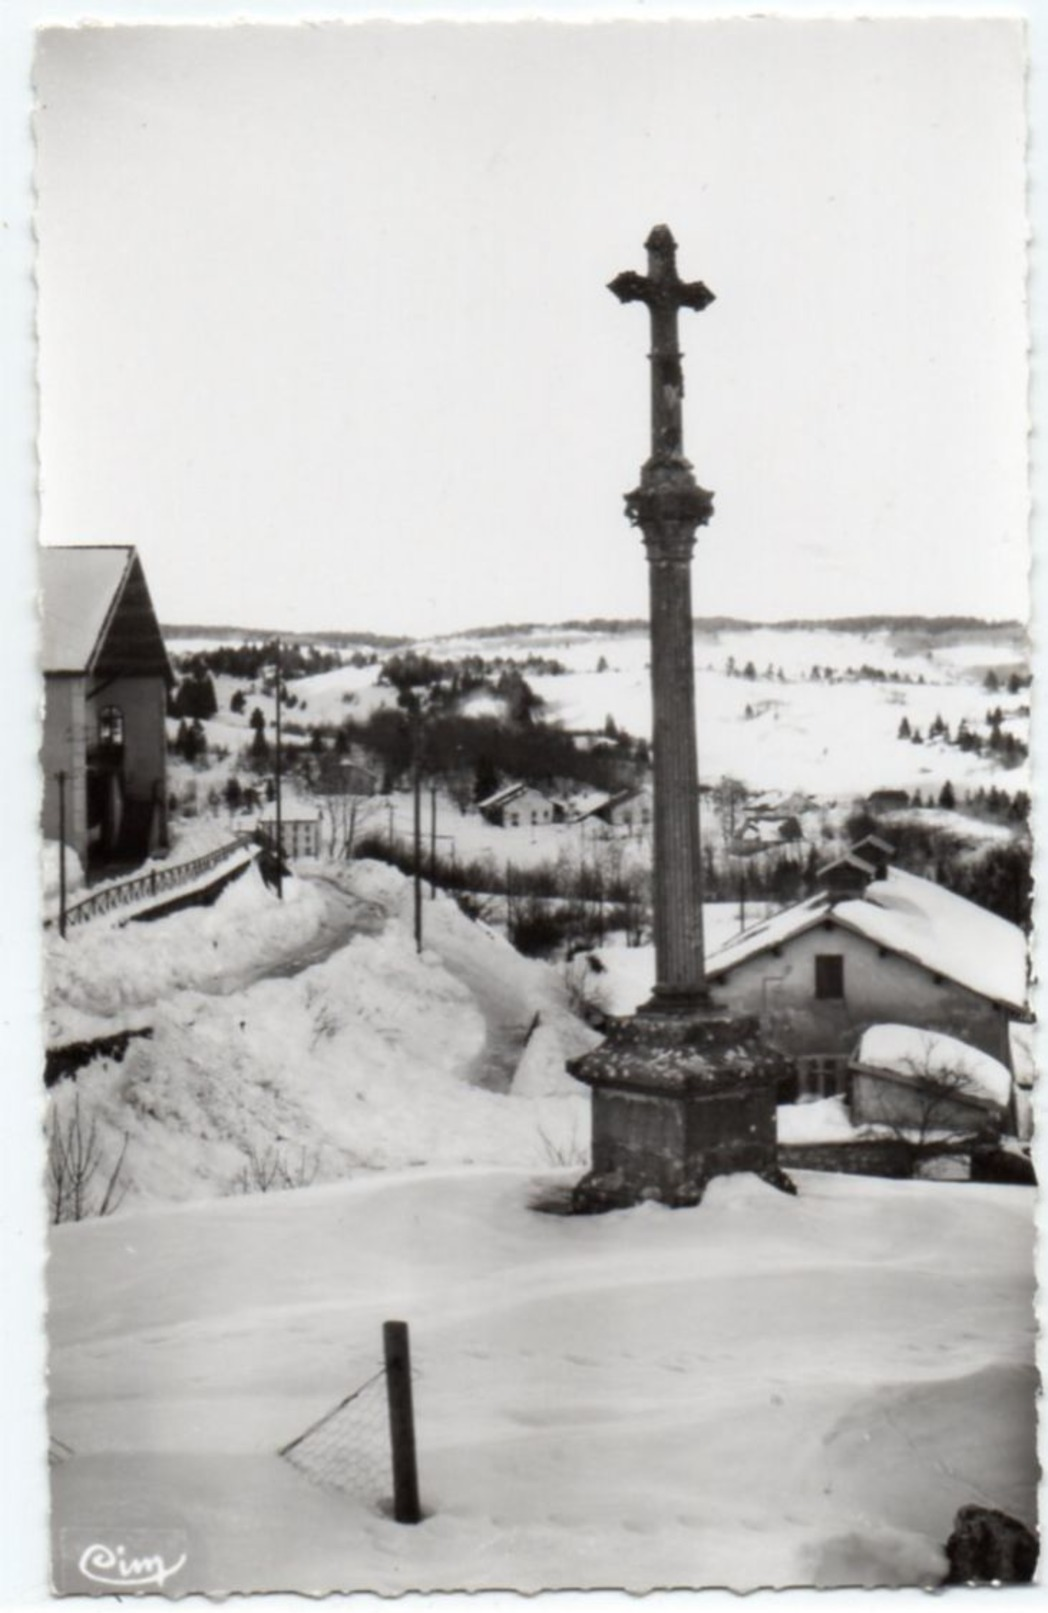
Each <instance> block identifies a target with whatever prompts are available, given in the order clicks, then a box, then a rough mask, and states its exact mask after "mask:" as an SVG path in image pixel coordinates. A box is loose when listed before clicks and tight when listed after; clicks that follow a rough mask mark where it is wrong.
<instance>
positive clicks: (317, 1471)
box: [278, 1368, 390, 1501]
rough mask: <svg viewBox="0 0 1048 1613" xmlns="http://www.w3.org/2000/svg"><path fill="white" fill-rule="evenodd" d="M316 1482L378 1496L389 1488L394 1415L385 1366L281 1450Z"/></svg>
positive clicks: (364, 1496) (363, 1495)
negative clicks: (388, 1403)
mask: <svg viewBox="0 0 1048 1613" xmlns="http://www.w3.org/2000/svg"><path fill="white" fill-rule="evenodd" d="M278 1454H279V1455H280V1456H282V1457H283V1458H284V1460H285V1461H286V1462H290V1464H291V1466H292V1467H294V1468H297V1469H298V1471H299V1472H300V1473H303V1474H304V1475H305V1476H306V1478H308V1479H311V1480H312V1482H313V1483H314V1484H321V1485H324V1486H325V1487H326V1488H327V1489H332V1490H339V1491H340V1492H341V1493H342V1494H343V1495H352V1496H356V1497H358V1498H360V1499H363V1500H372V1501H373V1500H376V1499H377V1498H378V1497H380V1496H385V1495H388V1494H389V1490H390V1455H389V1419H388V1412H387V1406H386V1373H385V1369H384V1368H382V1369H381V1370H380V1371H378V1372H376V1373H375V1375H374V1377H372V1378H368V1379H367V1381H366V1382H365V1383H362V1384H361V1385H360V1387H359V1388H357V1389H354V1391H353V1393H352V1394H349V1395H346V1397H345V1399H344V1400H340V1401H339V1403H338V1405H337V1406H333V1407H332V1409H331V1410H330V1411H329V1412H326V1413H325V1415H324V1416H323V1417H321V1418H319V1420H318V1421H317V1422H315V1423H312V1424H311V1425H310V1427H309V1428H307V1429H306V1431H305V1433H303V1434H300V1435H299V1436H298V1438H297V1439H293V1440H292V1441H291V1443H290V1444H289V1445H285V1446H284V1447H283V1449H282V1450H281V1451H279V1452H278Z"/></svg>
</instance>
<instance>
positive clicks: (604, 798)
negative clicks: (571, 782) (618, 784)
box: [571, 790, 612, 823]
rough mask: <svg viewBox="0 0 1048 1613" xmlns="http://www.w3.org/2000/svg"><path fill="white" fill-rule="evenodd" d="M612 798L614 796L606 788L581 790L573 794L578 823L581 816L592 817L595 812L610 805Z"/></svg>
mask: <svg viewBox="0 0 1048 1613" xmlns="http://www.w3.org/2000/svg"><path fill="white" fill-rule="evenodd" d="M611 800H612V797H611V796H610V795H609V794H608V792H607V791H606V790H591V791H581V792H580V793H579V794H578V795H573V796H572V797H571V806H572V812H573V814H574V818H575V822H576V823H578V821H579V820H580V819H581V818H592V817H593V815H594V813H596V812H600V811H602V810H603V808H604V807H606V806H609V805H610V803H611Z"/></svg>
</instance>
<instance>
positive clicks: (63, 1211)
mask: <svg viewBox="0 0 1048 1613" xmlns="http://www.w3.org/2000/svg"><path fill="white" fill-rule="evenodd" d="M46 1133H47V1192H48V1202H49V1206H50V1210H51V1221H52V1223H53V1224H54V1225H55V1226H58V1225H60V1224H61V1223H62V1222H65V1221H85V1220H87V1219H89V1218H90V1217H92V1216H103V1215H112V1214H113V1212H114V1210H117V1209H119V1208H120V1205H121V1204H122V1203H123V1201H124V1198H125V1195H126V1193H127V1185H126V1183H124V1182H123V1181H122V1180H121V1176H122V1172H123V1167H124V1158H125V1155H126V1154H127V1144H128V1138H127V1135H126V1133H125V1135H124V1137H123V1142H122V1145H121V1148H120V1152H119V1154H118V1156H117V1159H116V1162H115V1164H114V1163H112V1162H111V1161H109V1160H107V1157H106V1151H105V1149H104V1147H103V1145H102V1141H101V1139H100V1137H99V1134H98V1123H97V1120H96V1119H95V1117H94V1116H92V1117H91V1119H90V1120H87V1119H85V1116H84V1113H83V1110H82V1108H81V1104H80V1094H79V1092H77V1093H76V1094H75V1096H74V1098H73V1102H72V1105H71V1106H70V1107H69V1108H68V1109H67V1110H66V1112H65V1113H63V1112H62V1109H61V1107H60V1105H59V1104H58V1103H54V1102H53V1103H52V1105H51V1108H50V1109H49V1111H48V1116H47V1121H46Z"/></svg>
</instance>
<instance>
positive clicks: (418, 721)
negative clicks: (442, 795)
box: [411, 706, 422, 952]
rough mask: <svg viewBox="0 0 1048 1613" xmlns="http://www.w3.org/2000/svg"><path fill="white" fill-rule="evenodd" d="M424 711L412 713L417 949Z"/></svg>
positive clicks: (419, 942)
mask: <svg viewBox="0 0 1048 1613" xmlns="http://www.w3.org/2000/svg"><path fill="white" fill-rule="evenodd" d="M421 729H422V713H421V711H420V710H419V708H418V706H415V707H414V708H413V710H412V713H411V793H412V797H413V805H414V818H415V823H414V829H415V858H414V862H415V951H416V952H421V951H422V754H421V752H422V746H421V743H420V737H421Z"/></svg>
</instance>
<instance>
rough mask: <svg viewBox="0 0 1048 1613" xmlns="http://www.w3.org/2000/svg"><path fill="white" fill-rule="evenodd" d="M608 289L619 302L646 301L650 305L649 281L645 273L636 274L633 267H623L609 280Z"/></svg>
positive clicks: (650, 285) (650, 286) (650, 288)
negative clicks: (620, 272) (620, 271)
mask: <svg viewBox="0 0 1048 1613" xmlns="http://www.w3.org/2000/svg"><path fill="white" fill-rule="evenodd" d="M608 290H609V291H613V292H614V293H615V295H616V297H617V298H618V299H619V301H620V302H646V303H647V304H648V306H649V307H650V306H651V300H652V284H651V281H650V280H649V279H648V277H647V275H643V274H638V273H637V271H636V270H635V269H625V270H624V271H623V272H622V274H617V275H616V276H615V278H614V280H609V281H608Z"/></svg>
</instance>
